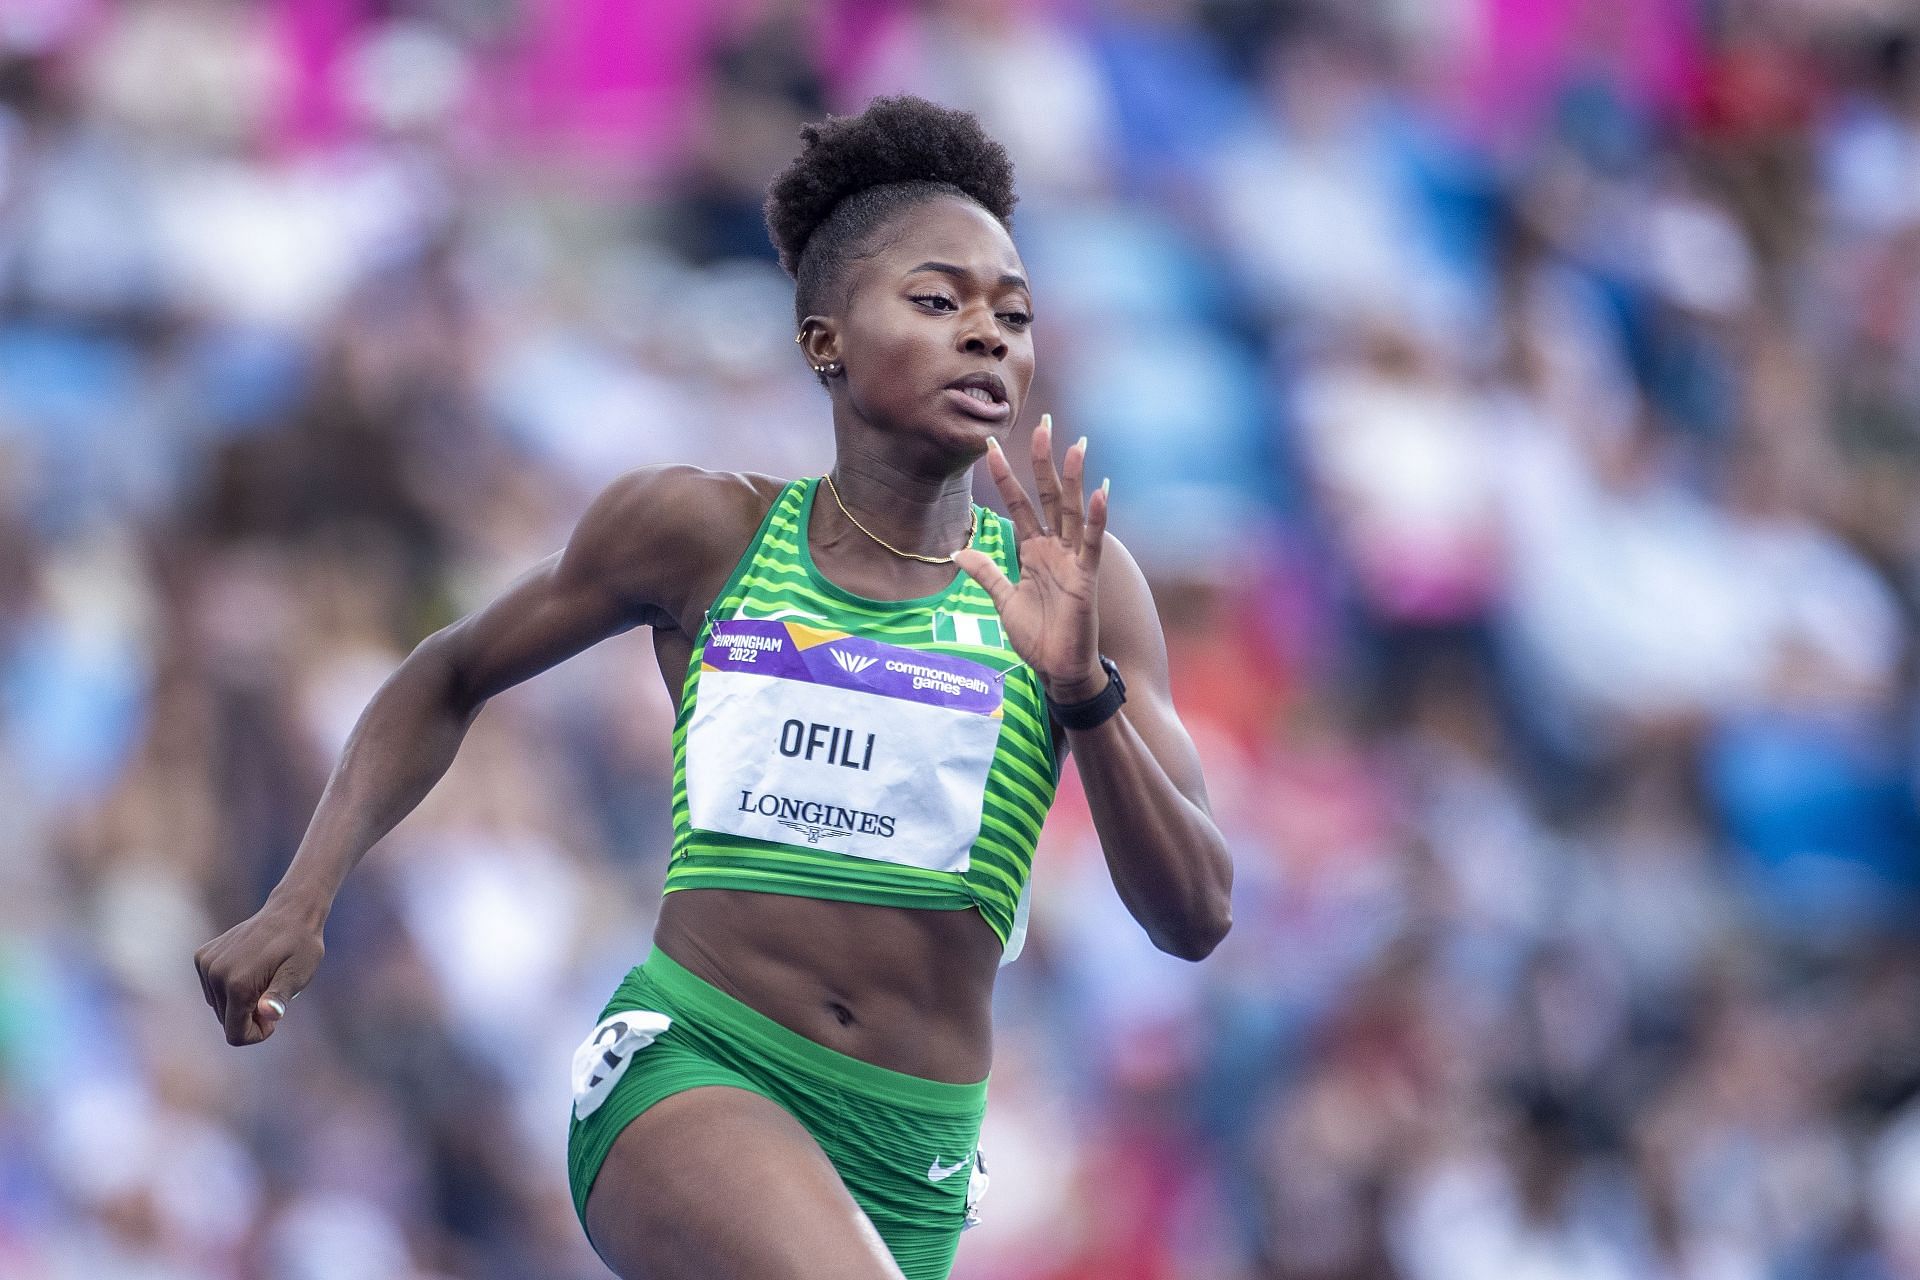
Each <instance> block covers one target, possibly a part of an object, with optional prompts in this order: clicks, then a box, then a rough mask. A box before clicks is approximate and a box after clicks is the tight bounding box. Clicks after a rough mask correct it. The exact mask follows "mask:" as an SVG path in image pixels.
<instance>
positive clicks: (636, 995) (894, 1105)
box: [567, 947, 987, 1280]
mask: <svg viewBox="0 0 1920 1280" xmlns="http://www.w3.org/2000/svg"><path fill="white" fill-rule="evenodd" d="M714 1084H719V1085H731V1086H733V1087H734V1088H736V1089H746V1090H749V1091H751V1092H753V1093H757V1094H760V1095H761V1096H762V1097H765V1098H770V1099H772V1100H773V1101H774V1102H776V1103H778V1104H779V1105H780V1106H782V1107H784V1108H786V1110H787V1111H788V1112H789V1113H790V1114H791V1115H792V1116H793V1117H794V1119H796V1120H798V1121H799V1122H800V1124H801V1125H802V1126H803V1127H804V1128H805V1129H806V1131H807V1132H808V1133H810V1134H812V1135H813V1139H814V1141H816V1142H818V1143H819V1144H820V1146H821V1149H822V1150H824V1151H825V1152H826V1154H827V1158H828V1159H830V1160H832V1161H833V1166H834V1168H835V1169H837V1170H839V1171H840V1177H841V1180H842V1181H843V1182H845V1183H846V1186H847V1190H848V1191H850V1192H852V1193H853V1198H854V1200H855V1202H856V1203H858V1204H859V1206H860V1207H861V1208H862V1209H864V1210H865V1211H866V1213H867V1216H868V1217H869V1218H871V1219H872V1220H873V1225H874V1226H875V1227H876V1228H877V1229H878V1230H879V1232H880V1237H881V1239H883V1240H885V1241H886V1242H887V1247H888V1248H889V1249H890V1250H891V1251H892V1252H893V1257H894V1260H895V1261H896V1262H898V1263H899V1264H900V1269H901V1270H902V1271H904V1272H906V1274H907V1280H945V1277H946V1276H947V1273H948V1272H949V1271H950V1270H951V1269H952V1267H953V1256H954V1252H955V1251H956V1250H957V1249H958V1247H959V1244H960V1232H961V1230H962V1229H963V1228H965V1227H966V1226H968V1225H970V1224H971V1223H972V1222H974V1221H976V1220H977V1214H978V1206H979V1201H980V1198H981V1196H982V1195H984V1194H985V1192H986V1184H987V1176H986V1169H985V1168H984V1164H983V1161H982V1160H981V1159H980V1154H979V1148H980V1122H981V1119H982V1117H983V1116H985V1114H986V1108H987V1082H986V1081H985V1080H982V1081H980V1082H979V1083H977V1084H947V1083H943V1082H941V1081H937V1080H923V1079H921V1078H920V1077H918V1076H911V1075H907V1074H904V1073H903V1072H899V1071H889V1070H888V1069H887V1068H885V1067H878V1066H875V1065H874V1064H872V1063H870V1062H862V1061H861V1060H860V1059H858V1058H853V1057H849V1056H847V1055H846V1054H844V1053H839V1052H837V1051H835V1050H833V1049H829V1048H827V1047H826V1046H825V1045H822V1044H818V1043H816V1042H814V1041H812V1040H809V1039H807V1038H806V1037H805V1036H803V1035H800V1034H799V1033H798V1032H795V1031H790V1030H788V1029H787V1028H786V1027H783V1026H781V1025H780V1024H779V1023H777V1022H775V1021H774V1020H773V1019H771V1018H769V1017H767V1016H766V1015H765V1014H763V1013H760V1012H759V1011H757V1010H755V1009H753V1008H751V1007H749V1006H747V1005H745V1004H742V1003H741V1002H740V1001H738V1000H736V999H734V998H733V997H732V996H730V995H728V994H726V993H725V992H724V991H721V990H719V989H718V988H716V987H714V986H712V985H710V984H709V983H707V982H704V981H702V980H701V979H700V978H698V977H695V976H694V975H693V974H691V973H689V972H688V971H687V970H685V969H683V968H681V967H680V965H678V964H677V963H675V962H674V961H673V959H672V958H671V957H669V956H668V955H667V954H666V953H665V952H663V951H661V950H660V949H659V948H658V947H655V948H654V949H653V951H652V953H651V954H649V955H648V956H647V959H646V963H645V964H642V965H640V966H638V967H636V968H634V969H631V970H629V971H628V973H627V976H626V977H625V979H623V980H622V981H621V983H620V985H619V987H618V988H616V989H615V991H614V993H613V997H612V998H611V999H610V1000H608V1001H607V1006H606V1008H605V1009H604V1010H602V1011H601V1015H600V1019H599V1021H598V1023H597V1024H596V1025H595V1026H594V1029H593V1032H592V1034H591V1035H589V1036H588V1037H587V1039H586V1040H585V1041H584V1042H582V1044H581V1045H580V1048H579V1049H578V1050H577V1051H576V1052H575V1054H574V1060H573V1096H574V1105H573V1115H572V1119H571V1121H570V1124H569V1127H568V1133H567V1174H568V1180H569V1182H570V1183H571V1184H572V1188H573V1207H574V1211H575V1212H576V1213H578V1214H579V1215H580V1223H581V1226H582V1227H584V1226H585V1225H586V1220H587V1193H588V1192H590V1191H591V1190H592V1189H593V1180H594V1178H595V1176H597V1175H598V1174H599V1172H600V1166H601V1164H602V1162H604V1161H605V1160H606V1158H607V1152H608V1151H609V1150H610V1149H611V1148H612V1147H613V1140H614V1139H615V1138H616V1137H618V1136H619V1134H620V1131H621V1130H622V1129H624V1128H625V1127H626V1126H627V1124H628V1122H629V1121H631V1120H633V1118H634V1117H636V1116H638V1115H639V1114H640V1113H641V1112H643V1111H645V1110H646V1109H647V1108H648V1107H650V1106H652V1105H653V1104H654V1103H656V1102H658V1101H660V1100H661V1099H662V1098H665V1097H669V1096H671V1095H672V1094H675V1093H679V1092H681V1091H682V1090H685V1089H693V1088H697V1087H699V1086H702V1085H714Z"/></svg>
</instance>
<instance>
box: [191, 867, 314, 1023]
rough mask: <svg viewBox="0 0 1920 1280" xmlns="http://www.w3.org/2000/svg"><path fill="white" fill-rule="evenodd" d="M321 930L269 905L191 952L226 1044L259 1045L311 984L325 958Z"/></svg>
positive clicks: (303, 918) (203, 989)
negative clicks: (296, 997) (222, 1029)
mask: <svg viewBox="0 0 1920 1280" xmlns="http://www.w3.org/2000/svg"><path fill="white" fill-rule="evenodd" d="M326 951H327V948H326V944H325V943H324V942H323V941H322V940H321V929H320V926H318V925H316V924H313V923H312V922H311V921H310V920H308V919H307V918H306V917H305V916H303V915H301V914H300V913H297V912H293V911H289V910H286V909H285V908H282V907H278V906H276V905H275V904H273V903H271V902H269V903H268V904H267V905H266V906H264V907H262V908H260V910H259V911H257V912H255V913H254V914H253V915H251V916H249V917H248V918H247V919H245V920H242V921H241V922H240V923H239V924H237V925H235V926H233V928H231V929H229V930H227V931H226V932H225V933H223V934H221V935H220V936H219V937H217V938H215V939H214V940H213V941H212V942H209V943H207V944H206V945H205V946H203V947H201V948H200V949H199V950H198V951H196V952H194V953H193V967H194V968H195V969H197V970H199V972H200V989H201V990H202V991H203V992H205V993H206V997H207V1003H208V1004H209V1005H211V1006H212V1007H213V1012H214V1016H215V1017H217V1018H219V1019H220V1023H221V1025H222V1026H223V1027H225V1028H226V1032H227V1043H228V1044H259V1043H260V1042H261V1041H262V1040H265V1039H266V1038H267V1037H268V1036H270V1035H272V1034H273V1028H274V1025H275V1024H276V1023H278V1022H279V1021H280V1019H281V1018H284V1017H285V1016H286V1013H287V1005H288V1004H290V1003H291V1002H292V1000H293V998H294V997H295V996H297V995H299V994H300V992H301V990H302V989H303V988H305V986H306V985H307V984H308V983H309V982H311V981H313V972H314V970H315V969H318V968H319V967H320V958H321V957H322V956H324V955H325V954H326Z"/></svg>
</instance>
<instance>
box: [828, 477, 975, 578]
mask: <svg viewBox="0 0 1920 1280" xmlns="http://www.w3.org/2000/svg"><path fill="white" fill-rule="evenodd" d="M820 478H821V479H822V480H825V481H826V482H827V492H828V493H831V494H832V495H833V505H834V506H836V507H838V508H840V514H841V515H843V516H845V517H846V518H847V519H849V520H852V521H853V527H854V528H856V529H858V530H859V531H860V532H862V533H864V534H866V535H867V536H868V537H869V538H872V539H873V540H874V541H875V542H877V543H879V544H880V545H881V546H883V547H885V548H886V549H887V550H889V551H891V552H893V554H895V555H897V556H904V557H905V558H907V559H908V560H918V561H920V562H921V563H922V564H952V563H953V556H923V555H916V554H914V553H913V552H911V551H902V550H901V549H900V548H898V547H896V546H894V545H893V544H892V543H891V542H888V541H887V540H886V539H885V538H883V537H881V536H880V535H879V534H877V533H875V532H874V531H873V530H871V529H869V528H867V526H865V525H863V524H861V523H860V521H859V520H858V519H856V518H855V516H854V514H853V512H851V511H849V510H847V504H846V503H844V502H842V501H841V500H840V486H838V485H836V484H835V483H834V482H833V475H832V473H828V474H827V475H824V476H821V477H820ZM979 518H980V511H979V508H977V507H975V506H974V505H973V504H972V503H971V502H969V503H968V504H967V540H966V541H965V542H963V543H961V544H960V551H965V550H966V549H967V548H968V547H970V546H972V545H973V526H974V523H975V521H977V520H978V519H979ZM960 551H956V552H954V553H953V555H959V554H960Z"/></svg>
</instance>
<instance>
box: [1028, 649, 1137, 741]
mask: <svg viewBox="0 0 1920 1280" xmlns="http://www.w3.org/2000/svg"><path fill="white" fill-rule="evenodd" d="M1100 665H1101V666H1102V667H1105V668H1106V671H1107V687H1106V688H1104V689H1102V690H1101V691H1100V692H1098V693H1096V694H1094V695H1093V696H1092V697H1091V698H1088V699H1087V700H1086V701H1085V702H1055V701H1054V700H1053V699H1052V698H1051V697H1049V698H1048V699H1047V713H1048V714H1049V715H1051V716H1052V717H1053V718H1054V719H1055V720H1058V721H1059V722H1060V723H1061V724H1063V725H1065V726H1066V727H1067V728H1069V729H1095V728H1098V727H1099V726H1101V725H1103V724H1105V723H1106V722H1107V721H1109V720H1111V719H1112V718H1113V713H1114V712H1116V711H1118V710H1119V709H1120V704H1121V703H1123V702H1125V701H1126V700H1127V682H1126V681H1125V680H1122V679H1121V678H1120V668H1118V667H1116V666H1114V665H1113V659H1112V658H1109V657H1108V656H1107V655H1106V654H1104V653H1103V654H1101V655H1100Z"/></svg>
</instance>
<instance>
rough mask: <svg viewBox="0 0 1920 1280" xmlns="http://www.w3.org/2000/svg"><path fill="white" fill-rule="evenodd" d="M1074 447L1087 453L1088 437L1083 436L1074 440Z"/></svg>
mask: <svg viewBox="0 0 1920 1280" xmlns="http://www.w3.org/2000/svg"><path fill="white" fill-rule="evenodd" d="M1073 447H1074V448H1076V449H1078V450H1079V451H1080V452H1082V453H1085V452H1086V451H1087V438H1086V437H1085V436H1081V437H1080V438H1079V439H1078V440H1075V441H1074V442H1073Z"/></svg>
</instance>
